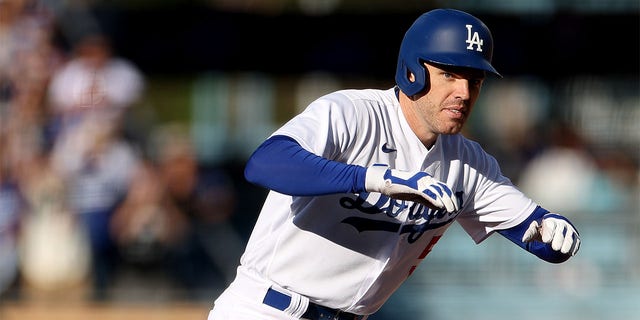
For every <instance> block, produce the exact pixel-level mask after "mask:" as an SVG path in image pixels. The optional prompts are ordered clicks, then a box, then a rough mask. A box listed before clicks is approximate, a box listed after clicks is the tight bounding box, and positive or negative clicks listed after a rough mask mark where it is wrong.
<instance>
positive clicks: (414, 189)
mask: <svg viewBox="0 0 640 320" xmlns="http://www.w3.org/2000/svg"><path fill="white" fill-rule="evenodd" d="M365 189H366V190H367V191H368V192H380V193H382V194H384V195H386V196H388V197H390V198H393V199H398V200H408V201H413V202H418V203H421V204H424V205H426V206H427V207H429V208H432V209H436V210H437V209H445V210H447V212H455V211H458V209H459V208H458V201H457V198H456V197H455V195H454V194H453V192H452V191H451V189H450V188H449V187H448V186H447V185H446V184H444V183H443V182H441V181H438V180H436V179H434V178H433V177H432V176H430V175H429V174H428V173H426V172H408V171H400V170H396V169H389V166H387V165H384V164H375V165H373V166H371V167H369V168H367V174H366V178H365Z"/></svg>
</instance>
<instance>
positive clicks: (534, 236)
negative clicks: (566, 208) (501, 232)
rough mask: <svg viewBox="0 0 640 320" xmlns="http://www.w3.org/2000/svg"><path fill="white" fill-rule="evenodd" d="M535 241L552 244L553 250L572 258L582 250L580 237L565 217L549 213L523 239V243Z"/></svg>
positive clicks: (529, 229)
mask: <svg viewBox="0 0 640 320" xmlns="http://www.w3.org/2000/svg"><path fill="white" fill-rule="evenodd" d="M533 240H537V241H542V242H544V243H551V248H552V249H553V250H555V251H560V252H562V253H565V254H566V253H570V254H571V255H572V256H573V255H575V254H576V253H577V252H578V249H580V235H579V234H578V231H577V230H576V228H574V227H573V225H572V224H571V223H569V221H567V220H566V219H565V218H564V217H562V216H560V215H557V214H552V213H548V214H545V215H544V216H543V217H542V221H541V222H540V223H539V222H538V221H533V222H531V224H530V225H529V228H528V229H527V231H525V233H524V236H523V237H522V242H530V241H533Z"/></svg>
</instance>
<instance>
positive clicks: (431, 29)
mask: <svg viewBox="0 0 640 320" xmlns="http://www.w3.org/2000/svg"><path fill="white" fill-rule="evenodd" d="M492 55H493V37H492V36H491V32H490V31H489V28H487V26H486V25H485V24H484V23H483V22H482V21H480V20H479V19H478V18H476V17H474V16H472V15H470V14H468V13H466V12H463V11H459V10H454V9H435V10H432V11H429V12H427V13H424V14H422V15H421V16H420V17H419V18H418V19H417V20H416V21H415V22H414V23H413V25H411V27H410V28H409V30H407V32H406V33H405V35H404V38H403V39H402V43H401V44H400V54H399V56H398V67H397V69H396V83H397V84H398V87H400V89H401V90H402V91H403V92H404V93H405V94H407V95H408V96H412V95H415V94H417V93H419V92H420V91H422V90H424V89H425V88H426V87H427V81H428V79H427V76H428V75H427V74H426V69H425V67H424V65H423V63H424V62H432V63H436V64H441V65H448V66H456V67H467V68H473V69H479V70H484V71H488V72H490V73H492V74H495V75H497V76H498V77H501V75H500V74H499V73H498V71H496V69H494V68H493V66H492V65H491V57H492ZM409 73H412V74H413V75H414V77H415V79H414V81H411V80H410V79H409Z"/></svg>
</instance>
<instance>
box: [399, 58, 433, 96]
mask: <svg viewBox="0 0 640 320" xmlns="http://www.w3.org/2000/svg"><path fill="white" fill-rule="evenodd" d="M396 83H397V84H398V86H399V87H400V89H401V90H402V92H404V93H405V94H406V95H407V96H410V97H411V96H414V95H416V94H418V93H420V92H422V91H423V90H429V72H428V71H427V68H426V66H425V65H424V62H422V61H420V62H419V63H417V64H414V65H413V68H411V66H409V65H408V64H407V63H405V61H404V60H403V59H399V60H398V69H397V72H396Z"/></svg>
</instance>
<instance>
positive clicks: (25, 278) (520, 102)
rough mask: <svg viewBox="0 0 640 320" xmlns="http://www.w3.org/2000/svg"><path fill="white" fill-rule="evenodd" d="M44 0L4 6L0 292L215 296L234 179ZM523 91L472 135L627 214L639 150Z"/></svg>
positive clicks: (130, 73) (486, 107)
mask: <svg viewBox="0 0 640 320" xmlns="http://www.w3.org/2000/svg"><path fill="white" fill-rule="evenodd" d="M43 3H44V2H42V1H38V0H0V301H1V300H2V299H11V298H14V299H19V298H20V297H22V296H25V295H26V292H27V291H31V290H35V291H37V292H43V293H49V294H52V295H59V294H60V293H61V292H67V291H70V290H71V289H73V288H88V290H86V292H87V298H88V299H93V300H97V301H104V300H109V299H113V298H114V297H113V294H112V293H113V292H114V290H116V289H117V288H119V284H120V283H122V282H126V283H128V284H131V283H134V282H135V281H144V280H145V279H150V280H149V281H151V282H142V283H135V286H137V287H153V286H156V285H157V284H158V283H166V284H167V286H166V287H165V288H164V289H167V288H168V291H167V292H169V291H170V292H180V293H181V294H183V295H184V296H180V297H177V298H187V299H194V298H195V299H199V298H203V299H211V298H212V297H214V296H215V295H216V294H215V293H214V291H215V290H221V288H223V287H224V286H225V285H226V284H227V283H228V282H229V281H230V280H231V279H232V277H233V276H234V274H235V267H236V265H237V263H238V261H239V257H240V254H241V252H242V249H243V246H244V244H243V241H244V239H243V237H242V236H240V235H239V234H238V232H237V230H236V228H234V225H233V223H232V218H233V216H234V213H235V212H237V211H238V210H237V208H238V206H239V205H242V203H240V202H239V201H238V196H237V195H238V192H237V188H236V187H237V186H236V184H237V183H238V181H237V180H234V179H236V178H237V176H231V175H230V174H229V173H228V172H226V171H225V170H222V169H221V168H216V167H210V166H204V165H203V164H202V163H201V162H200V161H199V160H198V157H197V153H198V152H197V150H196V147H195V144H194V143H193V141H192V139H191V135H190V132H189V128H188V127H187V126H186V125H184V124H172V123H169V124H166V123H165V124H159V123H151V124H148V123H145V122H136V121H135V119H134V120H132V114H135V112H134V111H135V109H136V108H138V107H139V106H140V103H141V101H143V100H144V98H145V95H146V89H147V83H146V81H147V80H146V78H145V75H144V74H143V73H142V72H141V71H140V70H139V69H138V68H137V67H136V65H135V64H133V63H132V62H130V61H128V60H127V59H125V58H123V57H119V56H118V55H117V53H116V52H114V50H113V46H112V45H111V43H110V40H111V39H110V38H109V36H108V35H107V34H106V33H104V32H102V31H101V30H100V29H99V28H86V29H82V30H72V31H74V32H68V33H67V35H69V38H68V39H66V40H67V41H66V43H67V44H68V45H67V46H63V45H60V42H59V41H58V40H59V39H56V37H57V36H60V35H59V34H56V30H59V29H58V28H59V25H60V24H61V21H59V20H58V19H59V18H58V17H59V15H57V14H56V13H55V12H53V11H52V10H53V9H55V8H53V7H52V6H50V5H44V4H43ZM71 29H73V28H71ZM71 35H73V36H71ZM509 81H511V80H504V82H509ZM510 83H513V82H510ZM332 86H333V83H332ZM334 87H337V86H334ZM522 87H526V85H523V86H521V87H517V86H510V85H509V84H505V85H503V86H496V87H494V88H487V90H488V92H487V94H486V97H487V98H486V99H487V102H486V103H484V102H483V101H479V105H480V106H479V107H478V108H477V109H476V110H478V111H477V112H478V115H479V116H480V118H479V119H480V120H479V121H477V123H479V124H481V125H482V126H484V127H483V128H481V129H475V130H474V128H471V130H470V132H469V134H470V135H472V136H475V138H477V139H479V140H480V141H481V142H483V146H484V147H485V148H486V149H487V150H488V151H490V152H491V153H492V154H494V155H496V157H497V158H500V162H501V163H502V164H503V170H504V171H505V174H506V175H507V176H510V177H512V178H513V180H514V181H515V182H516V183H517V184H518V185H520V186H521V187H522V188H523V189H525V191H526V192H527V193H528V194H530V195H531V196H532V197H534V198H535V199H536V200H538V201H539V202H540V203H542V204H543V205H544V206H545V207H547V208H550V209H553V210H558V211H562V212H569V214H570V215H572V214H573V213H576V214H579V213H593V214H596V215H598V214H601V213H604V214H610V213H614V214H617V213H618V212H629V213H634V212H633V211H631V210H634V209H635V210H637V208H638V205H639V204H640V200H639V197H638V184H639V182H640V175H639V171H638V159H639V158H640V157H638V156H639V154H629V153H626V152H622V153H621V152H613V151H612V150H606V152H600V151H601V150H594V149H593V148H592V145H591V144H590V141H587V140H586V139H585V138H584V137H582V136H581V135H580V133H579V132H577V131H576V130H575V128H573V127H572V126H571V125H570V124H567V123H564V122H557V123H548V124H547V125H548V127H545V128H540V127H539V124H540V123H542V122H544V119H542V118H544V115H541V114H540V113H539V111H532V110H537V109H536V106H539V105H545V104H548V102H546V101H539V99H540V97H543V96H545V95H544V94H539V92H538V93H536V92H533V93H531V92H523V91H521V90H520V89H519V88H522ZM299 89H300V88H299ZM303 89H304V88H303ZM303 91H304V90H303ZM308 91H309V90H306V91H305V92H302V93H300V92H294V93H298V94H302V95H304V96H305V97H315V96H316V95H317V93H316V92H308ZM292 94H293V93H292ZM634 98H635V99H636V100H635V101H633V105H634V109H632V111H633V112H634V113H633V114H630V113H625V114H626V115H627V119H632V120H630V121H635V120H633V119H636V120H637V118H638V117H640V116H639V114H640V113H639V112H638V109H639V108H638V102H637V94H636V95H635V96H634ZM537 99H538V100H537ZM591 100H594V99H591ZM263 103H265V104H266V103H267V102H264V101H263ZM269 103H271V102H269ZM301 106H302V104H301ZM245 107H247V106H245ZM265 110H266V109H265ZM265 112H266V111H265ZM256 114H258V115H259V113H256ZM632 115H635V117H636V118H632ZM483 116H484V118H483ZM633 123H635V124H637V123H638V122H637V121H635V122H633ZM636 128H637V127H636ZM637 132H640V130H638V131H637ZM267 133H268V132H265V133H263V134H267ZM636 151H637V150H636ZM636 213H637V212H636ZM255 214H257V212H252V213H251V215H255ZM629 216H631V217H632V218H633V215H631V214H630V215H629ZM572 219H573V218H572ZM634 219H640V217H637V216H636V217H635V218H634ZM576 220H578V221H579V220H580V218H578V219H576ZM124 287H125V288H127V286H126V285H125V286H124ZM128 288H129V289H130V288H131V287H128ZM125 290H128V289H125ZM159 291H162V290H159ZM147 293H148V292H147ZM156 293H157V292H156ZM119 295H120V296H122V292H120V293H119ZM174 298H175V297H174Z"/></svg>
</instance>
